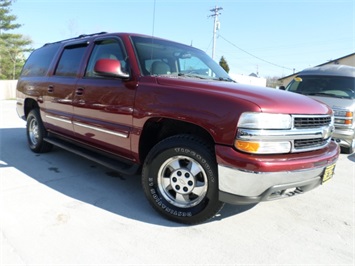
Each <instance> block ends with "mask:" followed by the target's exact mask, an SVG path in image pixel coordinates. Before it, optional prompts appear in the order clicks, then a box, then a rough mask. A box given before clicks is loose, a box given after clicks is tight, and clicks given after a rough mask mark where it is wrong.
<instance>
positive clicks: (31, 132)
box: [26, 109, 53, 153]
mask: <svg viewBox="0 0 355 266" xmlns="http://www.w3.org/2000/svg"><path fill="white" fill-rule="evenodd" d="M26 135H27V141H28V146H29V147H30V149H31V151H33V152H35V153H45V152H49V151H50V150H51V149H52V147H53V145H52V144H50V143H48V142H45V141H44V138H45V137H46V136H47V132H46V130H45V128H44V126H43V123H42V119H41V116H40V114H39V111H38V109H33V110H31V111H30V113H29V114H28V116H27V124H26Z"/></svg>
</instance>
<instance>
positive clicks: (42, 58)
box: [21, 44, 59, 77]
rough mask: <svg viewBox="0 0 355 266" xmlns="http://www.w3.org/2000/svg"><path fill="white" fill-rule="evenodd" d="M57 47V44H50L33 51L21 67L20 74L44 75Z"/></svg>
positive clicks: (30, 75) (29, 75) (27, 75)
mask: <svg viewBox="0 0 355 266" xmlns="http://www.w3.org/2000/svg"><path fill="white" fill-rule="evenodd" d="M58 48H59V45H58V44H52V45H47V46H44V47H42V48H40V49H37V50H35V51H33V52H32V54H31V55H30V57H29V58H28V59H27V61H26V64H25V65H24V67H23V69H22V73H21V76H23V77H38V76H45V75H46V73H47V71H48V69H49V66H50V63H51V62H52V60H53V58H54V56H55V54H56V52H57V51H58Z"/></svg>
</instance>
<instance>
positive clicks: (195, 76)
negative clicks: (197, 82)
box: [178, 73, 209, 79]
mask: <svg viewBox="0 0 355 266" xmlns="http://www.w3.org/2000/svg"><path fill="white" fill-rule="evenodd" d="M178 76H179V77H188V78H198V79H209V78H207V77H204V76H201V75H197V74H188V73H178Z"/></svg>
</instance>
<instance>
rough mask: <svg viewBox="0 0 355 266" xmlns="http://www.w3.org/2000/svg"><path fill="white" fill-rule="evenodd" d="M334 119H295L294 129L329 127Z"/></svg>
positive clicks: (328, 117)
mask: <svg viewBox="0 0 355 266" xmlns="http://www.w3.org/2000/svg"><path fill="white" fill-rule="evenodd" d="M331 121H332V118H331V117H330V116H300V117H294V120H293V125H294V128H316V127H324V126H329V125H330V124H331Z"/></svg>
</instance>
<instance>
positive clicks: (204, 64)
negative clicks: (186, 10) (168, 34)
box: [132, 36, 231, 80]
mask: <svg viewBox="0 0 355 266" xmlns="http://www.w3.org/2000/svg"><path fill="white" fill-rule="evenodd" d="M132 41H133V45H134V47H135V50H136V53H137V56H138V60H139V63H140V68H141V72H142V74H143V75H178V76H185V77H192V78H200V79H219V80H231V79H230V77H229V76H228V74H227V73H226V72H225V71H224V70H223V68H221V67H220V66H219V65H218V64H217V63H216V62H215V61H214V60H212V58H210V57H209V56H208V55H207V54H206V53H205V52H203V51H201V50H199V49H196V48H194V47H191V46H187V45H183V44H179V43H175V42H170V41H166V40H159V39H151V38H146V37H136V36H135V37H132Z"/></svg>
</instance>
